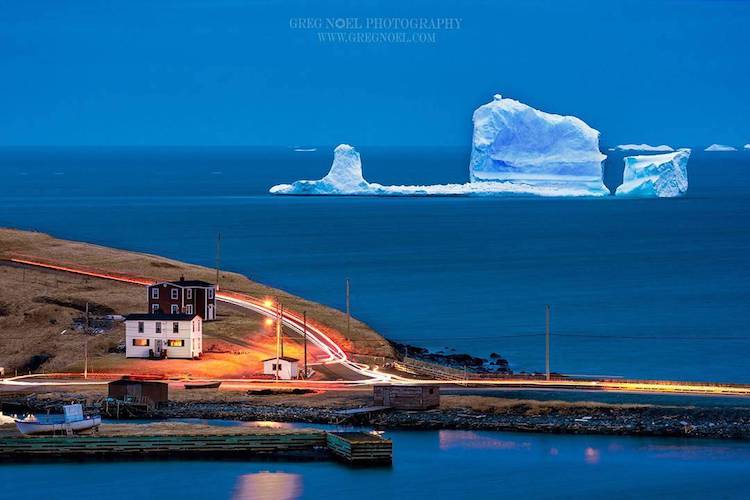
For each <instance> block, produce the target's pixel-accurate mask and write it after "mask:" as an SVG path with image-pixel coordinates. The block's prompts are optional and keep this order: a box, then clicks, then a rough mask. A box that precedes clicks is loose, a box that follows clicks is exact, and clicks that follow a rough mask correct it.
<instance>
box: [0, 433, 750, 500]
mask: <svg viewBox="0 0 750 500" xmlns="http://www.w3.org/2000/svg"><path fill="white" fill-rule="evenodd" d="M386 436H387V437H388V438H390V439H392V440H393V443H394V463H393V466H392V467H380V468H367V469H358V468H356V469H353V468H349V467H347V466H344V465H340V464H337V463H335V462H281V461H279V462H277V461H273V462H267V461H257V462H246V461H176V460H175V461H168V460H167V461H159V462H153V461H136V462H106V461H102V462H98V463H91V462H88V463H52V464H26V465H3V466H0V484H1V485H2V488H0V498H3V499H6V498H7V499H13V500H26V499H37V498H80V499H88V498H91V499H98V498H102V497H103V496H106V498H110V499H112V500H119V499H132V498H144V499H149V498H180V499H184V500H188V499H201V500H202V499H205V498H226V499H233V500H252V499H264V500H285V499H293V498H311V499H315V498H358V499H381V498H412V499H426V498H487V497H494V496H498V495H499V496H502V497H507V498H685V499H690V498H708V497H710V498H738V499H739V498H746V497H747V484H746V483H747V481H746V477H747V474H748V472H749V469H750V466H748V462H749V461H750V445H749V444H747V443H744V442H733V441H727V442H721V441H707V440H689V441H686V440H676V439H645V438H634V437H605V436H555V435H538V434H513V433H501V432H474V431H439V432H435V431H426V432H389V433H387V434H386ZM466 471H471V475H470V476H467V474H466Z"/></svg>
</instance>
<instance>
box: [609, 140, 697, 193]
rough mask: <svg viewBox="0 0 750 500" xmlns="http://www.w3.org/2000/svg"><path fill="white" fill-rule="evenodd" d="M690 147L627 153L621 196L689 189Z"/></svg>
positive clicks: (676, 191)
mask: <svg viewBox="0 0 750 500" xmlns="http://www.w3.org/2000/svg"><path fill="white" fill-rule="evenodd" d="M689 158H690V150H689V149H680V150H677V151H675V152H674V153H666V154H660V155H642V156H626V157H625V171H624V173H623V179H622V181H623V183H622V185H621V186H620V187H618V188H617V191H616V193H615V194H616V195H617V196H637V197H655V198H672V197H675V196H682V195H684V194H685V193H686V192H687V189H688V175H687V163H688V159H689Z"/></svg>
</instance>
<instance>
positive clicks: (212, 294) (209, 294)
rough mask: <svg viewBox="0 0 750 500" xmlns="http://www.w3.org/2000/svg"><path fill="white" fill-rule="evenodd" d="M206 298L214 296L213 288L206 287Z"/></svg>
mask: <svg viewBox="0 0 750 500" xmlns="http://www.w3.org/2000/svg"><path fill="white" fill-rule="evenodd" d="M208 298H209V299H213V298H214V289H213V288H209V289H208Z"/></svg>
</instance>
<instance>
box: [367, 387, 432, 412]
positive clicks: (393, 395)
mask: <svg viewBox="0 0 750 500" xmlns="http://www.w3.org/2000/svg"><path fill="white" fill-rule="evenodd" d="M372 393H373V398H374V400H375V406H388V407H390V408H393V409H396V410H430V409H432V408H438V407H439V406H440V386H437V385H387V384H379V385H376V386H374V387H373V389H372Z"/></svg>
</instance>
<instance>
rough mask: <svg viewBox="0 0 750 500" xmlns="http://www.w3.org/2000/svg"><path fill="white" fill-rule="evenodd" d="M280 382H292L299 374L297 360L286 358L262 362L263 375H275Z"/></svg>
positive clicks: (269, 359)
mask: <svg viewBox="0 0 750 500" xmlns="http://www.w3.org/2000/svg"><path fill="white" fill-rule="evenodd" d="M277 373H278V377H279V379H281V380H292V379H295V378H297V375H298V374H299V360H298V359H297V358H290V357H288V356H281V357H279V358H268V359H264V360H263V374H264V375H273V376H274V377H275V376H276V375H277Z"/></svg>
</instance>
